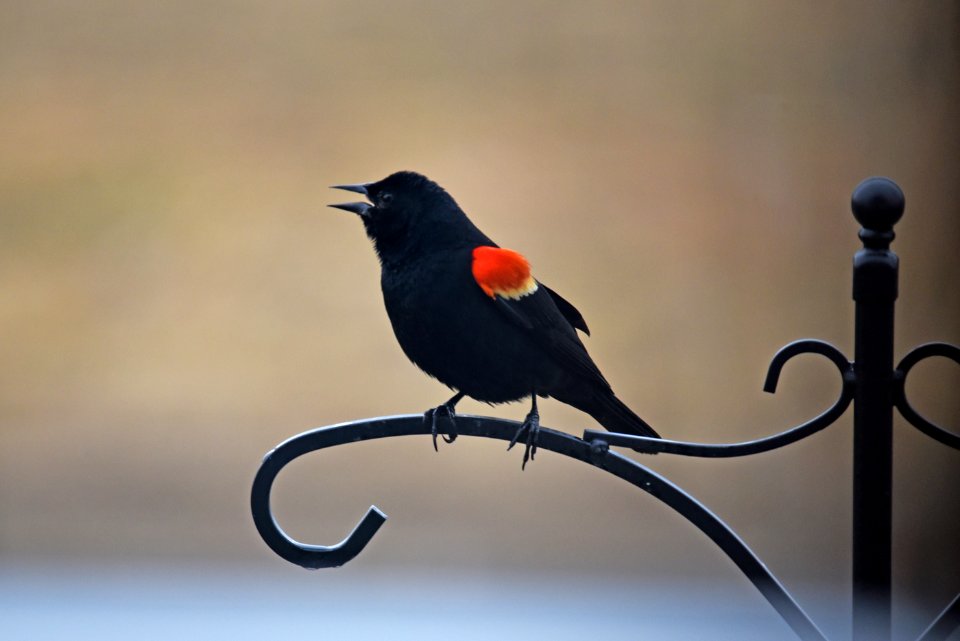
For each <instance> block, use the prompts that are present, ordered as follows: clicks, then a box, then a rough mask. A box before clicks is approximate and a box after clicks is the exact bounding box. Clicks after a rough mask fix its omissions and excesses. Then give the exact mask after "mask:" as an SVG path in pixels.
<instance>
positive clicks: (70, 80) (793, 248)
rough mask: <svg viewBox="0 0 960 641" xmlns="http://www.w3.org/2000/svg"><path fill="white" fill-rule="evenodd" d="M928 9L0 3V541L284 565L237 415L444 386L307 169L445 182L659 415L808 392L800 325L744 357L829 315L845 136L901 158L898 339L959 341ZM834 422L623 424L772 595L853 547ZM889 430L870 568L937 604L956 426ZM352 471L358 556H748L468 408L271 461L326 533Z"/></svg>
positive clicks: (461, 564) (957, 57) (937, 36)
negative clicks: (765, 573)
mask: <svg viewBox="0 0 960 641" xmlns="http://www.w3.org/2000/svg"><path fill="white" fill-rule="evenodd" d="M958 24H960V10H958V7H957V5H956V3H954V2H949V1H943V2H928V3H919V2H918V3H902V2H843V3H833V4H832V5H831V8H829V9H828V8H827V5H826V4H823V3H792V2H776V3H759V2H724V3H712V2H668V1H662V2H635V3H629V2H623V3H621V2H593V3H557V2H523V3H513V2H483V3H474V2H470V3H447V2H399V3H374V2H369V3H356V2H287V3H277V4H275V5H272V4H268V3H254V2H201V3H177V2H174V3H156V4H155V5H148V4H146V3H133V4H131V3H126V2H108V1H99V0H98V1H95V2H84V3H73V2H31V3H24V2H4V3H2V4H0V145H2V147H0V149H2V153H0V280H2V288H0V331H2V334H0V335H2V340H0V566H2V564H3V563H4V562H6V563H19V564H24V563H26V564H28V565H29V564H31V563H46V562H49V563H67V562H75V561H77V560H83V561H85V562H89V563H91V564H99V563H101V562H103V563H107V562H109V563H142V562H145V561H146V562H155V563H158V564H164V563H168V562H170V563H172V562H186V563H194V562H196V563H202V564H207V563H215V564H219V565H222V566H226V565H227V564H241V565H244V566H245V567H246V566H250V567H262V568H268V567H269V568H273V567H275V566H279V565H282V564H283V563H284V562H283V561H281V560H280V559H278V558H275V557H273V555H272V553H271V552H270V551H269V550H268V549H267V548H266V546H265V545H263V543H262V542H261V541H260V540H259V538H258V536H257V534H256V532H255V531H254V529H253V526H252V522H251V519H250V516H249V511H248V505H247V500H248V491H249V487H250V483H251V481H252V478H253V474H254V472H255V470H256V469H257V467H258V465H259V461H260V458H261V457H262V455H263V454H264V453H266V452H267V451H268V450H269V449H270V448H272V447H273V446H274V445H275V444H277V443H278V442H280V441H281V440H283V439H285V438H287V437H289V436H291V435H294V434H296V433H298V432H301V431H303V430H306V429H309V428H312V427H316V426H321V425H326V424H331V423H336V422H340V421H347V420H353V419H359V418H363V417H369V416H377V415H384V414H394V413H408V412H420V411H423V410H424V409H426V408H428V407H431V406H434V405H437V404H438V403H439V402H441V401H442V400H444V399H446V398H447V396H448V392H447V390H446V389H445V388H443V387H441V386H440V385H439V384H437V383H436V382H434V381H431V380H429V379H428V378H427V377H426V376H424V375H422V374H421V373H420V372H418V371H417V370H416V369H415V368H414V367H413V366H412V365H410V364H409V363H408V362H407V361H406V360H405V358H404V356H403V355H402V353H401V352H400V349H399V347H397V345H396V344H395V341H394V338H393V335H392V332H391V330H390V326H389V323H388V321H387V318H386V314H385V313H384V312H383V309H382V304H381V300H380V292H379V283H378V278H379V274H378V266H377V263H376V259H375V257H374V254H373V252H372V250H371V248H370V247H369V243H368V241H367V240H366V238H365V236H364V234H363V232H362V229H361V226H360V225H359V223H358V221H357V220H355V219H354V218H353V217H351V216H350V215H348V214H346V213H343V212H338V211H335V210H329V209H326V208H325V206H324V205H325V204H326V203H328V202H334V201H337V200H338V199H342V197H341V196H339V195H337V193H336V192H330V191H328V190H327V188H326V186H327V185H330V184H336V183H343V182H361V181H369V180H375V179H379V178H382V177H383V176H385V175H386V174H388V173H390V172H392V171H395V170H398V169H413V170H417V171H420V172H422V173H425V174H427V175H428V176H430V177H432V178H433V179H435V180H436V181H438V182H439V183H440V184H442V185H443V186H444V187H446V188H447V189H448V190H449V191H450V192H451V193H452V194H453V195H454V197H455V198H456V199H457V200H458V201H459V203H460V204H461V205H462V206H463V207H464V209H465V210H466V211H467V212H468V213H469V214H470V215H471V216H472V218H473V219H474V221H475V222H477V224H478V225H479V226H480V227H481V228H482V229H484V230H485V231H486V232H487V233H488V234H489V235H491V236H492V237H493V238H494V239H496V240H497V242H498V243H500V244H502V245H504V246H507V247H511V248H515V249H518V250H521V251H523V252H524V253H525V254H526V255H527V256H528V258H529V259H530V260H531V262H532V263H533V265H534V269H535V272H536V274H537V275H538V277H539V278H540V279H541V280H543V281H544V282H546V283H548V284H549V285H551V286H552V287H554V288H556V289H557V290H559V291H560V292H562V294H563V295H564V296H565V297H567V298H568V299H570V300H571V301H573V302H575V304H576V305H577V306H578V307H579V308H580V309H581V311H583V313H584V315H585V316H586V318H587V321H588V322H589V324H590V327H591V329H592V330H593V337H592V338H589V339H588V340H587V346H588V348H589V349H590V350H591V353H592V354H593V356H594V358H595V359H596V360H597V362H598V363H599V364H600V365H601V367H602V368H603V370H604V371H605V373H606V374H607V375H608V378H609V379H610V380H611V382H612V383H613V385H614V388H615V389H616V390H617V392H618V394H619V396H620V397H621V398H623V399H624V400H625V401H627V402H628V403H629V404H630V405H631V406H632V407H633V408H634V409H635V410H636V411H637V412H638V413H640V414H641V415H642V416H644V417H645V418H646V419H647V420H648V421H649V422H651V423H652V424H653V425H654V426H655V427H656V428H657V429H658V430H659V431H660V432H661V433H662V434H664V435H665V436H667V437H671V438H676V439H689V440H700V441H708V442H729V441H737V440H743V439H750V438H756V437H759V436H762V435H765V434H768V433H771V432H773V431H779V430H780V429H783V428H786V427H788V426H790V425H793V424H796V423H798V422H801V421H803V420H806V419H807V418H809V417H810V416H813V415H814V414H815V413H818V412H819V411H821V410H822V408H824V407H826V406H828V405H829V404H830V403H832V401H833V399H834V397H835V395H836V393H837V389H838V385H839V381H838V380H837V376H836V373H835V371H833V368H832V366H831V365H829V364H828V363H827V362H826V361H825V360H824V359H819V358H817V357H804V358H800V359H797V360H796V361H794V362H791V363H790V365H789V366H788V367H787V369H786V371H785V372H784V375H783V377H782V379H781V385H780V391H779V392H778V393H777V395H776V396H769V395H765V394H763V393H762V392H761V390H760V387H761V384H762V381H763V377H764V375H765V372H766V367H767V364H768V363H769V360H770V357H771V356H772V355H773V354H774V352H775V351H776V350H777V349H778V348H779V347H781V346H782V345H784V344H786V343H787V342H789V341H791V340H794V339H799V338H806V337H811V338H820V339H823V340H827V341H830V342H832V343H834V344H835V345H837V346H838V347H839V348H840V349H841V350H843V351H844V352H845V353H847V354H849V355H852V352H853V347H852V325H853V304H852V302H851V300H850V263H851V258H852V254H853V252H854V251H855V250H856V249H857V247H858V246H859V242H858V240H857V236H856V234H857V230H858V226H857V224H856V222H855V221H854V220H853V217H852V216H851V214H850V212H849V196H850V193H851V191H852V189H853V188H854V186H855V185H856V184H857V183H858V182H859V181H860V180H861V179H863V178H865V177H867V176H870V175H875V174H883V175H888V176H890V177H892V178H893V179H894V180H896V181H897V182H898V183H899V184H900V185H901V187H902V188H903V190H904V192H905V193H906V196H907V211H906V214H905V216H904V218H903V220H902V221H901V223H900V224H899V225H898V226H897V234H898V238H897V240H896V242H895V244H894V249H895V250H896V251H897V253H898V254H899V255H900V256H901V267H902V269H901V295H900V299H899V306H898V317H897V322H898V325H897V350H896V354H897V358H899V357H901V356H902V355H903V354H905V353H906V351H907V349H909V348H910V347H912V346H914V345H915V344H918V343H920V342H925V341H929V340H943V341H950V342H953V343H960V323H958V322H957V321H958V318H960V286H958V281H960V258H958V256H960V252H958V249H960V242H958V241H960V217H958V213H960V212H958V206H957V202H958V199H960V180H958V179H960V171H958V170H960V162H958V150H960V149H958V148H960V135H958V134H960V131H958V130H960V126H958V124H957V123H958V115H960V109H958V107H960V74H958V67H960V38H958V29H957V27H958ZM958 390H960V371H958V368H957V367H956V366H955V365H953V364H952V363H950V362H948V361H946V360H945V359H935V360H933V361H930V362H928V363H924V364H923V365H922V366H920V367H918V368H917V369H916V371H915V372H914V373H913V374H912V375H911V386H910V390H909V393H910V395H911V398H912V400H913V403H914V404H915V405H916V406H917V407H918V408H921V410H922V411H923V412H924V413H925V414H927V415H928V416H930V417H932V418H934V419H935V420H937V421H939V422H941V423H942V424H945V425H950V426H953V428H954V429H957V427H958V426H960V420H958V419H960V394H958ZM458 409H460V411H462V412H466V413H485V414H494V415H497V416H505V417H510V418H520V417H522V416H523V414H524V413H525V412H526V407H525V405H513V406H507V407H501V408H496V409H491V408H488V407H486V406H483V405H481V404H477V403H475V402H472V401H465V402H463V403H462V404H461V405H460V407H459V408H458ZM541 413H542V416H543V421H544V424H545V425H547V426H550V427H556V428H559V429H564V430H567V431H569V432H572V433H575V434H579V433H580V432H581V431H582V430H583V429H584V428H587V427H594V426H593V425H592V424H591V423H590V421H589V419H588V417H586V416H585V415H582V414H579V413H578V412H576V411H575V410H572V409H569V408H566V407H564V406H561V405H558V404H556V403H555V402H553V401H548V402H545V403H543V405H542V406H541ZM850 443H851V418H850V414H849V413H848V415H847V416H845V417H844V419H843V420H841V421H840V422H839V423H838V424H836V425H835V426H833V427H832V428H830V429H829V430H827V431H826V432H823V433H821V434H819V435H817V436H815V437H813V438H810V439H809V440H806V441H804V442H803V443H801V444H798V445H795V446H793V447H791V448H788V449H787V450H784V451H777V452H773V453H769V454H765V455H762V456H757V457H753V458H750V459H746V460H725V461H710V460H691V459H677V458H670V457H666V456H661V457H657V458H644V459H643V462H644V463H646V464H649V465H650V466H651V467H652V468H654V469H656V470H657V471H660V472H662V473H665V474H667V475H668V476H669V477H670V478H672V479H673V480H675V481H676V482H677V483H679V484H680V485H681V486H682V487H684V488H685V489H687V490H689V491H691V492H692V493H693V494H694V495H695V496H697V497H698V498H700V499H701V500H702V501H703V502H705V503H706V504H707V505H708V506H710V507H711V508H713V509H714V510H715V511H716V512H717V513H718V514H719V515H720V516H721V517H723V518H725V519H727V520H728V522H729V523H730V524H731V525H732V526H733V527H734V528H735V529H736V530H737V531H738V532H739V533H740V534H741V536H742V537H743V538H744V539H745V540H746V541H747V543H749V544H750V545H752V546H753V547H754V548H755V550H756V551H757V552H758V554H759V555H760V556H761V557H762V558H764V559H765V561H766V562H767V563H768V565H769V566H770V567H771V569H772V570H773V571H774V572H775V573H777V574H778V576H779V577H780V578H781V579H782V580H783V581H784V582H785V583H786V585H787V586H788V587H789V588H791V589H793V591H794V592H795V594H796V596H797V597H798V599H799V600H800V601H801V603H803V602H804V599H805V598H812V597H813V596H814V595H816V594H817V592H818V591H819V590H822V589H824V588H827V589H831V590H832V589H836V590H839V591H840V593H841V594H843V593H844V592H845V591H846V590H847V589H848V587H849V580H850V577H849V575H850V571H849V559H850V546H849V538H850V512H849V506H850V502H851V494H850V480H851V479H850V477H851V466H850V456H851V446H850ZM896 448H897V449H896V470H895V474H896V477H895V496H894V503H895V510H896V523H895V532H894V537H895V573H896V590H897V592H896V595H897V599H898V602H900V603H904V602H909V603H916V604H919V605H918V607H919V609H920V610H921V611H922V612H923V613H924V614H925V615H929V616H932V615H933V613H934V612H935V611H937V610H939V609H940V608H941V607H942V606H943V605H944V604H945V603H946V602H947V600H948V598H949V597H951V596H952V595H953V594H955V593H956V592H957V591H958V590H960V545H958V543H957V542H958V541H960V518H958V515H960V501H958V488H960V454H958V453H957V452H956V451H949V450H948V449H947V448H945V447H942V446H940V445H938V444H935V443H933V442H932V441H930V440H929V439H927V438H926V437H923V436H922V435H920V434H919V433H917V432H916V431H915V430H913V429H912V428H910V427H909V426H907V425H906V424H905V423H903V422H902V421H900V420H899V419H898V424H897V426H896ZM374 502H375V503H376V504H377V505H379V506H380V507H381V508H383V509H384V510H385V511H386V512H387V513H388V514H389V515H390V516H391V520H390V521H389V522H388V524H387V526H386V527H385V528H384V529H383V530H382V531H381V533H380V534H379V535H378V537H377V539H375V541H374V542H373V543H372V544H371V546H370V548H369V549H368V550H367V551H365V552H364V554H363V555H362V556H361V557H360V558H359V559H358V560H357V561H355V562H354V564H355V565H356V566H358V567H361V568H366V569H367V570H371V571H379V570H380V569H384V568H391V570H390V571H391V572H393V571H397V569H398V568H399V571H403V568H420V569H422V568H424V567H428V568H429V567H436V568H444V569H445V570H446V571H449V572H458V571H460V569H461V568H462V569H464V571H466V569H469V568H473V569H477V568H482V569H483V570H484V571H491V572H496V571H500V570H503V571H508V570H509V571H518V572H523V573H528V574H536V573H549V572H553V571H562V572H569V573H574V574H576V573H580V572H583V573H590V574H591V575H602V576H610V577H619V578H621V579H623V578H625V579H628V580H635V581H638V582H641V581H644V582H651V583H652V584H656V582H657V581H658V580H668V579H669V580H675V579H678V578H684V577H687V578H690V579H691V580H698V581H699V580H707V581H716V582H719V583H724V582H726V584H729V586H730V589H731V590H743V591H749V590H752V588H751V587H750V586H749V585H747V584H746V582H745V581H744V580H743V579H742V578H740V576H739V574H738V572H737V571H736V570H735V568H734V567H733V566H732V564H731V563H730V562H729V561H728V560H727V559H726V558H725V557H723V556H722V555H720V554H719V553H718V552H717V551H716V550H715V549H714V547H713V546H712V544H711V543H710V542H709V541H708V540H707V539H706V538H705V537H703V536H702V535H701V534H699V533H698V532H697V531H695V530H694V529H693V528H692V527H690V526H689V525H688V524H686V523H685V522H683V521H682V520H681V519H680V518H679V517H678V516H676V515H674V514H673V513H671V512H670V511H669V510H667V509H666V508H664V507H662V506H661V505H659V504H658V503H656V502H655V501H654V500H652V499H650V498H649V497H647V496H645V495H643V494H642V493H640V492H637V491H635V490H633V489H632V488H630V487H625V486H622V484H620V483H618V482H616V481H614V480H613V479H610V478H607V477H606V476H605V475H603V474H601V473H599V472H596V471H594V470H592V469H590V468H588V467H586V466H583V465H577V464H574V463H572V462H570V461H568V460H566V459H564V460H561V459H560V457H556V456H552V455H551V454H550V453H544V454H543V455H542V456H540V457H538V458H537V461H536V462H535V464H533V465H532V466H528V470H527V471H526V472H525V473H521V472H520V453H519V452H516V451H514V452H511V453H509V454H507V453H505V452H504V451H503V447H502V444H501V443H492V442H489V443H488V442H480V441H477V440H470V439H466V438H464V439H461V440H459V441H457V443H456V444H454V445H452V446H446V447H442V448H441V450H440V453H439V454H435V453H434V452H433V450H432V448H431V447H430V444H429V440H428V439H427V438H415V439H414V438H411V439H398V440H393V441H382V442H378V443H372V444H363V445H357V446H349V447H344V448H341V449H339V450H332V451H328V452H323V453H320V454H316V455H313V456H311V457H306V458H305V459H302V460H300V461H298V462H296V463H294V464H293V465H291V467H290V468H289V470H288V471H286V472H285V473H284V475H283V476H282V477H281V479H280V481H279V482H278V487H277V490H276V492H275V503H276V509H277V513H278V515H279V517H280V518H281V521H282V523H283V525H284V527H285V528H286V529H287V530H288V531H289V532H290V533H291V534H292V535H294V536H296V537H298V538H300V539H301V540H305V541H310V542H316V543H325V544H329V543H332V542H335V541H337V540H339V539H340V538H341V537H342V536H343V535H344V534H345V533H346V531H347V530H348V529H349V528H351V527H352V526H353V523H354V522H355V521H356V520H357V519H358V518H359V517H360V516H361V514H362V513H363V511H364V510H365V509H366V507H367V506H368V505H369V504H370V503H374ZM221 562H222V563H221ZM351 567H353V566H348V568H344V570H342V571H340V572H342V573H346V574H347V575H349V572H351V571H354V572H355V571H358V570H351V569H350V568H351ZM284 569H286V568H284ZM289 571H290V572H291V573H294V572H296V569H295V568H292V567H291V568H290V570H289ZM384 571H386V570H384ZM337 576H340V575H337ZM324 580H327V577H325V578H324ZM584 603H589V594H585V595H584ZM758 607H759V608H763V607H767V606H765V605H763V604H762V603H761V604H760V605H758ZM832 607H835V608H839V609H840V610H841V611H842V610H843V608H846V607H848V605H846V604H844V603H843V602H842V600H841V602H839V603H836V604H833V606H832ZM813 614H814V615H816V614H818V612H817V611H816V610H814V612H813ZM910 624H911V625H912V624H913V622H912V621H911V622H910ZM898 625H900V626H901V627H902V628H904V629H906V631H907V632H914V631H913V629H912V628H910V627H909V626H908V625H907V623H903V622H902V621H901V622H900V623H898ZM914 636H915V634H914Z"/></svg>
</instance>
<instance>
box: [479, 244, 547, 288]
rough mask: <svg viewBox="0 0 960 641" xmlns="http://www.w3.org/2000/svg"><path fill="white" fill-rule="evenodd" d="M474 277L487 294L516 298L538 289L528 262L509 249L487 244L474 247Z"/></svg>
mask: <svg viewBox="0 0 960 641" xmlns="http://www.w3.org/2000/svg"><path fill="white" fill-rule="evenodd" d="M473 278H474V280H476V281H477V284H478V285H480V288H481V289H482V290H483V291H484V293H485V294H486V295H487V296H489V297H490V298H496V297H497V296H501V297H503V298H513V299H519V298H523V297H524V296H527V295H529V294H532V293H533V292H535V291H537V281H536V280H534V278H533V276H532V275H531V274H530V263H528V262H527V259H526V258H524V257H523V256H522V255H520V254H518V253H517V252H515V251H511V250H509V249H501V248H499V247H486V246H483V247H477V248H476V249H474V250H473Z"/></svg>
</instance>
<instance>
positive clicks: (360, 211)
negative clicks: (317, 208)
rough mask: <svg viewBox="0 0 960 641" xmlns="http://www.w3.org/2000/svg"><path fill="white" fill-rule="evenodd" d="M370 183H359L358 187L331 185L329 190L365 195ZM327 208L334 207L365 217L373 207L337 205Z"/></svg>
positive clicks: (368, 205)
mask: <svg viewBox="0 0 960 641" xmlns="http://www.w3.org/2000/svg"><path fill="white" fill-rule="evenodd" d="M369 184H370V183H361V184H358V185H332V186H331V187H330V189H342V190H344V191H352V192H354V193H357V194H363V195H364V196H366V195H367V185H369ZM327 206H328V207H335V208H337V209H342V210H344V211H349V212H351V213H353V214H357V215H358V216H364V217H365V216H367V215H369V211H370V208H371V207H373V205H370V204H368V203H341V204H339V205H327Z"/></svg>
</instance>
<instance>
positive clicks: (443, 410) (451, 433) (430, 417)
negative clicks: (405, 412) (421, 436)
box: [423, 392, 463, 451]
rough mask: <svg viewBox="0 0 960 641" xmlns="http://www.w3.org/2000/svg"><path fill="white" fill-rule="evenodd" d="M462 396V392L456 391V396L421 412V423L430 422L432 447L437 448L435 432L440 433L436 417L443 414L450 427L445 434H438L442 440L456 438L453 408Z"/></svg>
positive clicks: (446, 440) (452, 440) (453, 439)
mask: <svg viewBox="0 0 960 641" xmlns="http://www.w3.org/2000/svg"><path fill="white" fill-rule="evenodd" d="M461 398H463V392H457V394H456V396H454V397H453V398H451V399H450V400H449V401H447V402H446V403H444V404H443V405H438V406H437V407H434V408H431V409H428V410H427V411H426V412H424V413H423V423H424V425H426V424H427V423H429V424H430V434H431V435H432V436H433V449H434V450H435V451H439V450H438V449H437V434H440V430H439V429H438V425H437V417H438V416H444V417H445V418H446V419H447V421H449V423H450V429H449V430H447V433H446V434H440V436H442V437H443V440H444V442H446V443H453V442H454V441H455V440H457V423H456V421H455V420H454V417H456V415H457V413H456V412H455V411H454V408H455V407H456V406H457V403H459V402H460V399H461Z"/></svg>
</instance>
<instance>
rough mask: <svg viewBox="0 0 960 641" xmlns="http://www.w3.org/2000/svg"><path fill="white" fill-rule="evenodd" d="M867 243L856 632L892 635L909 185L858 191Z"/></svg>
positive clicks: (876, 637) (862, 268) (859, 286)
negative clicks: (898, 311)
mask: <svg viewBox="0 0 960 641" xmlns="http://www.w3.org/2000/svg"><path fill="white" fill-rule="evenodd" d="M852 208H853V215H854V216H855V217H856V219H857V221H859V222H860V224H861V225H862V226H863V228H862V229H861V230H860V240H861V241H863V249H861V250H860V251H858V252H857V253H856V255H855V256H854V259H853V299H854V301H855V302H856V321H855V339H854V340H855V347H854V376H855V378H856V391H855V393H854V406H853V410H854V411H853V638H854V641H889V639H890V606H891V589H890V588H891V578H890V560H891V534H890V532H891V501H890V496H891V482H892V467H893V435H892V427H893V403H894V394H893V391H894V388H893V316H894V304H895V302H896V299H897V271H898V264H899V259H898V258H897V255H896V254H894V253H893V252H892V251H890V243H891V242H892V241H893V239H894V233H893V226H894V225H895V224H896V222H897V221H898V220H900V217H901V216H902V215H903V208H904V198H903V192H902V191H900V188H899V187H898V186H897V185H896V183H894V182H893V181H892V180H889V179H887V178H868V179H867V180H865V181H863V182H862V183H860V185H858V186H857V188H856V189H855V190H854V192H853V199H852Z"/></svg>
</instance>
